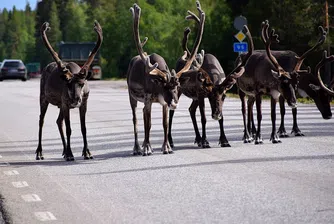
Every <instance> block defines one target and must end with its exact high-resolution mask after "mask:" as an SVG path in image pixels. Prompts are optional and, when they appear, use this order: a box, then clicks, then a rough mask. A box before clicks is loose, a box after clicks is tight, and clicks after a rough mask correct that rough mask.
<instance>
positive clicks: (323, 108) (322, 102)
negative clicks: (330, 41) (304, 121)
mask: <svg viewBox="0 0 334 224" xmlns="http://www.w3.org/2000/svg"><path fill="white" fill-rule="evenodd" d="M333 61H334V55H331V56H328V54H327V51H324V53H323V57H322V59H321V61H320V62H319V63H318V64H317V66H316V67H315V74H316V75H315V77H316V78H317V84H309V87H310V88H311V89H312V91H308V95H309V94H311V95H309V96H310V97H312V98H313V99H314V102H315V103H316V105H317V107H318V109H319V110H320V112H321V114H322V117H323V118H324V119H330V118H332V112H331V108H330V100H331V98H332V97H333V96H334V91H333V87H334V79H333V80H332V81H331V83H330V84H329V86H326V85H325V84H324V83H323V81H322V80H321V75H320V69H321V68H322V67H323V66H324V65H325V64H326V63H331V62H333ZM312 94H313V95H312ZM314 94H316V95H314Z"/></svg>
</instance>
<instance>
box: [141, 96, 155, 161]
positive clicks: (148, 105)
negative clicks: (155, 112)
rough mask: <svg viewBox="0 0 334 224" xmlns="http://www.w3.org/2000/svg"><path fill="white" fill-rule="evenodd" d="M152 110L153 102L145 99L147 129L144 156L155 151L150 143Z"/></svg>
mask: <svg viewBox="0 0 334 224" xmlns="http://www.w3.org/2000/svg"><path fill="white" fill-rule="evenodd" d="M151 110H152V102H151V101H150V100H145V106H144V108H143V116H144V129H145V140H144V142H143V156H149V155H151V154H152V153H153V150H152V147H151V143H150V131H151Z"/></svg>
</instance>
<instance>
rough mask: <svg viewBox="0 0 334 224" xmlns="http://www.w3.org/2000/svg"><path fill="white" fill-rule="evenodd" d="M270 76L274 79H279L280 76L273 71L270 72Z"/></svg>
mask: <svg viewBox="0 0 334 224" xmlns="http://www.w3.org/2000/svg"><path fill="white" fill-rule="evenodd" d="M271 74H272V75H273V76H274V78H275V79H279V78H280V77H281V75H280V74H279V72H276V71H274V70H271Z"/></svg>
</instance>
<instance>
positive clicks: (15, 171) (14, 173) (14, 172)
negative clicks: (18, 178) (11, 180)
mask: <svg viewBox="0 0 334 224" xmlns="http://www.w3.org/2000/svg"><path fill="white" fill-rule="evenodd" d="M3 173H4V174H5V175H7V176H14V175H19V172H18V171H17V170H8V171H3Z"/></svg>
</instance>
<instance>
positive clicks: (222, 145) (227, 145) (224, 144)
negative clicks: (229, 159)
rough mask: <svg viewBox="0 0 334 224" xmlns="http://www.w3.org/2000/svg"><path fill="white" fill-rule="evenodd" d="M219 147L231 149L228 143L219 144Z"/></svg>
mask: <svg viewBox="0 0 334 224" xmlns="http://www.w3.org/2000/svg"><path fill="white" fill-rule="evenodd" d="M220 147H223V148H225V147H231V145H230V143H228V142H225V143H222V144H220Z"/></svg>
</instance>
